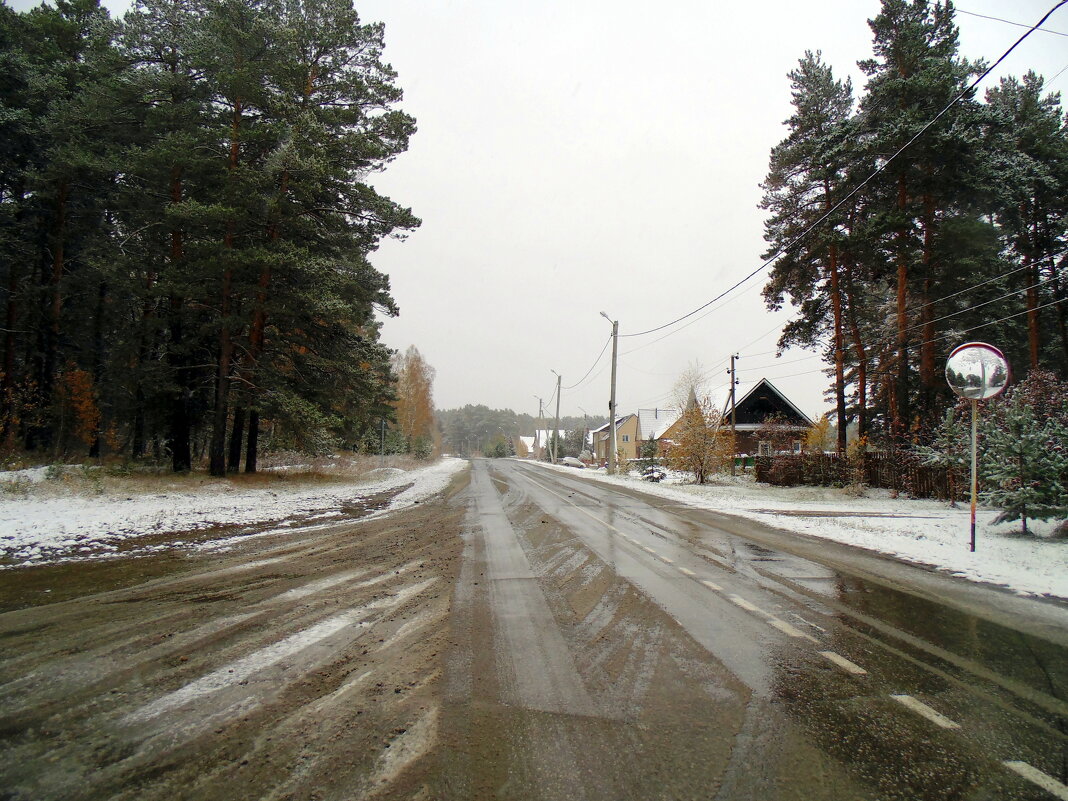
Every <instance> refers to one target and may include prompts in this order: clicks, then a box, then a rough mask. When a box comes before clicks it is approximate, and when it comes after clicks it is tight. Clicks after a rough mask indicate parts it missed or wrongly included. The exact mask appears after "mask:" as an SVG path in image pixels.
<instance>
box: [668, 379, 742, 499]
mask: <svg viewBox="0 0 1068 801" xmlns="http://www.w3.org/2000/svg"><path fill="white" fill-rule="evenodd" d="M733 457H734V437H733V436H732V435H731V431H730V429H729V428H727V427H726V426H724V425H723V420H722V417H721V415H720V413H719V412H718V411H716V410H715V409H714V408H712V404H711V402H710V401H709V400H708V399H705V401H703V402H698V401H697V399H696V397H695V396H691V399H690V403H689V404H687V406H686V410H685V411H684V412H683V413H682V418H681V420H680V422H679V428H678V433H677V434H676V436H675V442H674V444H673V445H672V446H671V450H670V451H669V453H668V464H669V465H671V467H672V469H674V470H685V471H687V472H690V473H693V476H694V481H695V482H696V483H697V484H704V483H705V482H706V481H707V480H708V477H709V476H710V475H712V474H713V473H716V472H718V471H720V470H722V469H723V468H724V467H725V466H726V465H728V464H729V463H730V460H731V459H732V458H733Z"/></svg>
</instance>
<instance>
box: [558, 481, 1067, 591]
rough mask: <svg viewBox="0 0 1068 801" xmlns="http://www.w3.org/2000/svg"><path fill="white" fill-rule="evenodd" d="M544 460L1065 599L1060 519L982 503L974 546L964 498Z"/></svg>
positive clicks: (1064, 553)
mask: <svg viewBox="0 0 1068 801" xmlns="http://www.w3.org/2000/svg"><path fill="white" fill-rule="evenodd" d="M543 466H544V467H546V468H547V469H553V470H561V471H566V472H571V473H581V474H582V475H584V476H586V477H589V478H595V479H597V480H599V481H605V482H608V483H612V484H622V485H626V486H631V487H636V488H640V489H641V490H643V491H644V492H648V493H651V494H654V495H659V496H662V497H664V498H670V499H671V500H674V501H677V502H680V503H685V504H689V505H691V506H697V507H700V508H703V509H714V510H716V511H721V512H728V513H730V514H734V515H738V516H740V517H747V518H751V519H753V520H759V521H760V522H762V523H766V524H768V525H772V526H775V527H777V528H781V529H786V530H788V531H796V532H798V533H800V534H808V535H810V536H813V537H823V538H825V539H829V540H835V541H836V542H842V543H847V544H849V545H855V546H858V547H860V548H866V549H869V550H872V551H879V552H880V553H885V554H889V555H891V556H895V557H897V558H899V559H904V560H906V561H909V562H916V563H919V564H925V565H932V566H934V567H938V568H941V569H943V570H945V571H947V572H949V573H952V574H953V575H956V576H962V577H964V578H968V579H972V580H974V581H985V582H991V583H994V584H1001V585H1004V586H1006V587H1009V588H1011V589H1013V590H1015V591H1017V592H1019V593H1021V594H1030V595H1051V596H1056V597H1059V598H1068V537H1063V536H1062V537H1058V536H1056V535H1055V534H1054V529H1055V528H1056V526H1057V522H1056V521H1048V522H1037V521H1028V529H1029V530H1030V531H1031V532H1032V534H1031V535H1030V536H1026V537H1025V536H1023V535H1022V534H1020V523H1019V521H1016V522H1014V523H1002V524H1000V525H995V523H994V518H996V517H997V516H998V513H997V512H996V511H994V510H990V509H982V508H980V510H979V512H978V514H977V515H976V548H975V553H971V552H969V550H968V542H969V537H970V510H969V508H968V506H967V505H962V506H960V507H959V508H957V509H950V508H949V507H948V505H947V504H945V503H942V502H939V501H931V500H916V499H911V498H906V497H903V496H901V497H897V498H893V497H891V494H890V492H888V491H886V490H866V491H865V492H864V495H863V496H862V497H859V498H858V497H852V496H850V495H849V494H848V493H847V492H845V491H843V490H839V489H830V488H825V487H770V486H768V485H766V484H757V483H756V482H754V481H753V480H752V478H751V477H748V476H746V477H738V478H735V479H731V478H717V479H716V483H714V484H708V485H705V486H696V485H693V484H685V483H680V482H681V481H682V478H681V477H680V476H677V475H670V476H669V477H668V478H667V479H665V481H664V482H662V483H660V484H653V483H649V482H645V481H641V480H640V479H639V478H638V477H637V476H636V475H633V474H632V475H630V476H609V475H606V474H605V472H604V471H603V470H582V471H576V470H574V469H572V468H567V467H552V466H550V465H543Z"/></svg>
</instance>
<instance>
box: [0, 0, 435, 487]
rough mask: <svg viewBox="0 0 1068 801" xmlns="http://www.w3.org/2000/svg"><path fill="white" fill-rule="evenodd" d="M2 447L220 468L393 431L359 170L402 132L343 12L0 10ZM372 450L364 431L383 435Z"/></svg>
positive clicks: (388, 81) (385, 222)
mask: <svg viewBox="0 0 1068 801" xmlns="http://www.w3.org/2000/svg"><path fill="white" fill-rule="evenodd" d="M0 37H2V41H0V58H2V60H3V63H2V64H0V73H2V74H3V76H4V79H3V81H2V82H0V91H2V98H0V102H2V104H3V107H2V109H0V143H2V147H3V152H2V156H0V253H2V262H0V264H2V276H0V281H2V285H3V287H4V289H5V292H4V305H5V308H4V311H3V314H4V315H5V318H4V319H5V324H4V326H3V357H2V358H3V362H2V365H0V370H2V384H0V442H2V443H3V447H4V448H5V449H6V450H7V451H8V452H11V451H13V450H20V449H21V450H25V451H29V452H37V453H41V454H43V455H47V456H48V457H50V458H65V457H66V458H71V457H73V456H74V455H77V454H80V455H81V456H83V457H84V456H85V455H89V456H102V455H106V454H109V453H112V454H118V453H121V454H124V455H126V456H127V457H132V458H135V459H136V458H140V457H144V456H153V455H154V456H155V457H156V458H159V459H163V460H169V462H170V464H171V466H172V467H173V469H174V470H175V471H186V470H189V469H190V468H191V466H193V465H195V464H199V463H200V461H201V460H203V459H206V460H207V462H208V464H209V467H210V471H211V473H212V474H213V475H223V474H224V473H225V472H226V471H227V470H228V469H230V470H236V469H238V468H239V466H240V465H241V462H242V459H244V465H245V469H246V470H247V471H249V472H254V471H255V470H256V462H257V454H258V451H259V448H260V440H261V437H262V436H263V431H264V430H265V429H266V428H267V426H268V422H269V430H270V434H271V436H272V438H273V439H274V441H275V444H276V445H277V444H279V443H287V444H288V445H289V446H290V447H293V448H299V449H301V450H305V451H311V452H317V451H325V450H329V449H331V448H333V447H336V446H337V445H339V444H348V445H352V444H355V443H359V442H360V441H361V440H362V439H363V438H365V437H369V436H374V437H376V438H377V436H378V429H379V425H380V421H381V420H384V419H386V418H390V419H393V418H394V417H395V411H394V405H395V400H396V398H395V395H396V381H395V376H394V367H393V365H391V359H393V358H394V354H392V353H391V351H390V350H389V349H388V348H386V347H385V346H384V345H383V344H382V343H381V342H380V341H379V323H378V322H377V321H376V317H375V314H376V311H377V312H381V313H384V314H387V315H393V314H396V313H397V306H396V304H395V302H394V300H393V298H392V297H391V296H390V289H389V281H388V278H387V277H386V276H385V275H383V274H382V273H380V272H378V271H377V270H375V268H374V267H373V266H372V265H371V264H370V263H369V261H368V256H369V254H370V253H371V252H372V251H373V250H374V249H375V248H376V246H377V245H378V243H379V242H380V241H381V240H382V239H383V238H384V237H397V236H403V235H404V234H405V232H407V231H410V230H411V229H413V228H415V227H416V226H417V225H418V224H419V221H418V220H417V219H416V218H415V217H414V216H413V215H412V213H411V211H410V210H408V209H406V208H404V207H402V206H400V205H398V204H397V203H395V202H393V201H392V200H390V199H389V198H387V197H383V196H381V195H379V194H378V193H376V192H375V190H374V189H373V188H372V187H371V185H370V184H369V183H368V178H369V176H371V175H373V174H374V173H375V172H376V171H378V170H381V169H382V168H383V167H384V166H385V165H387V164H388V163H389V162H390V161H391V160H392V159H393V158H394V156H396V155H397V154H398V153H401V152H403V151H404V150H405V149H406V148H407V146H408V141H409V137H410V136H411V135H412V134H413V132H414V130H415V122H414V120H413V119H412V118H411V117H410V116H408V115H407V114H405V113H404V112H403V111H400V110H399V109H398V108H397V104H398V103H399V101H400V100H401V91H400V89H399V88H398V86H397V85H396V75H395V74H394V72H393V70H392V69H391V68H390V66H389V65H388V64H386V63H385V62H384V61H383V59H382V50H383V29H382V26H381V25H374V24H372V25H365V24H362V23H361V22H360V20H359V18H358V16H357V14H356V12H355V11H354V10H353V8H352V5H351V3H350V2H348V0H143V1H142V2H138V3H137V4H136V6H135V7H134V8H133V9H132V10H131V11H130V12H129V13H127V14H126V16H125V17H124V18H123V19H121V20H119V19H112V18H110V17H109V15H108V13H107V11H106V10H104V9H103V8H102V7H101V6H100V5H99V3H98V2H97V0H57V2H56V3H55V4H54V6H49V5H43V6H40V7H37V8H34V9H33V10H31V11H28V12H24V13H17V12H15V11H13V10H11V9H10V8H8V7H7V6H0ZM376 441H377V439H376Z"/></svg>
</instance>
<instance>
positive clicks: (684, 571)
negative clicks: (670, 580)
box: [679, 567, 697, 578]
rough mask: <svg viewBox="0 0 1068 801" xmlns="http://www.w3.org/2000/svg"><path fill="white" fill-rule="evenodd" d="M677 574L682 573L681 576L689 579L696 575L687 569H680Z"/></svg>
mask: <svg viewBox="0 0 1068 801" xmlns="http://www.w3.org/2000/svg"><path fill="white" fill-rule="evenodd" d="M679 572H680V573H682V575H684V576H689V577H690V578H693V577H694V576H696V575H697V574H696V573H694V572H693V571H692V570H690V569H688V568H685V567H680V568H679Z"/></svg>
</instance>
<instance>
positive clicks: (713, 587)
mask: <svg viewBox="0 0 1068 801" xmlns="http://www.w3.org/2000/svg"><path fill="white" fill-rule="evenodd" d="M701 583H702V584H704V585H705V586H706V587H708V589H710V590H715V591H716V592H723V588H722V587H721V586H719V585H718V584H716V582H714V581H709V580H708V579H701Z"/></svg>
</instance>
